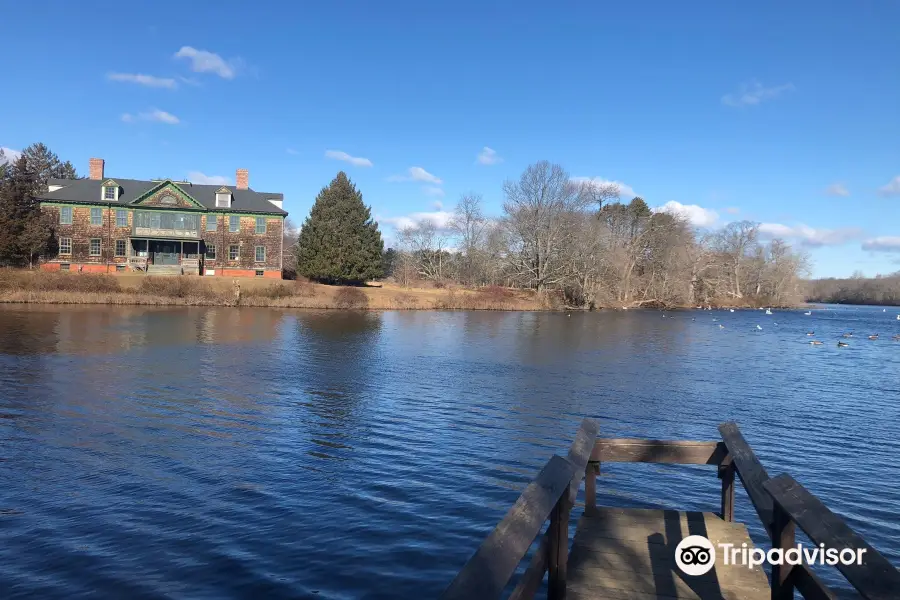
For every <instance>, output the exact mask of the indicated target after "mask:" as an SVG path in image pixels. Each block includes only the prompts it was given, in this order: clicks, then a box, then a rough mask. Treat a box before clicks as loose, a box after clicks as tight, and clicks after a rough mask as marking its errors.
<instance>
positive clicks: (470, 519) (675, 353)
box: [0, 307, 900, 599]
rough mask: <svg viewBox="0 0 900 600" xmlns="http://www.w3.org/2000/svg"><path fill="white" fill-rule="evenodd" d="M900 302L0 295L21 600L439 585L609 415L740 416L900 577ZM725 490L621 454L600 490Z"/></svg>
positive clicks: (0, 522) (308, 593)
mask: <svg viewBox="0 0 900 600" xmlns="http://www.w3.org/2000/svg"><path fill="white" fill-rule="evenodd" d="M896 312H898V311H897V310H895V311H894V312H893V313H892V312H888V313H883V312H882V309H881V308H878V309H875V308H867V307H860V308H841V307H830V308H829V309H828V310H821V311H815V312H814V313H813V315H812V316H805V315H803V314H802V313H801V312H776V314H775V315H772V316H765V315H764V314H762V313H761V312H759V311H738V312H736V313H728V312H715V311H714V312H701V311H696V312H683V313H674V314H670V315H669V316H668V317H667V318H663V316H662V314H661V313H658V312H637V311H633V312H628V313H621V312H617V313H604V312H599V313H590V314H572V315H571V316H567V315H566V314H537V313H485V312H385V313H371V314H369V313H367V314H354V313H338V312H321V313H319V312H284V311H279V310H273V309H227V308H190V309H187V308H171V309H152V308H142V307H124V308H108V307H102V308H99V307H78V308H65V307H18V308H17V307H5V308H0V482H2V484H0V596H3V597H6V598H8V597H24V596H36V597H42V598H73V597H79V596H88V595H90V596H91V597H99V598H104V597H106V598H125V597H127V598H142V597H148V598H150V597H163V596H168V597H184V598H216V597H246V598H251V597H253V598H255V597H267V598H276V597H315V598H410V599H413V598H416V599H418V598H427V597H434V596H437V595H438V594H439V593H440V592H441V591H442V590H443V588H444V587H445V586H446V585H447V584H448V583H449V581H450V580H452V578H453V577H454V575H455V574H456V572H457V571H458V569H459V568H460V566H461V565H462V564H463V563H464V562H465V561H466V559H467V558H468V557H469V556H470V555H471V553H472V552H473V551H474V550H475V549H476V548H477V546H478V544H479V543H480V542H481V541H482V539H483V538H484V536H485V535H486V533H487V532H488V531H489V530H490V528H491V527H493V525H494V524H496V522H497V521H498V520H499V519H500V518H501V517H502V515H503V514H504V513H505V512H506V510H507V509H508V508H509V506H510V505H511V503H512V502H513V501H514V500H515V499H516V497H517V496H518V493H519V492H520V491H521V489H522V488H523V487H524V486H525V485H526V484H527V482H528V481H530V479H531V478H532V477H533V476H534V475H535V474H536V473H537V471H538V470H539V468H540V467H541V466H542V465H543V463H544V462H546V460H547V459H548V458H549V457H550V455H551V454H553V453H565V451H566V449H567V447H568V444H569V442H570V440H571V438H572V437H573V435H574V433H575V431H576V429H577V427H578V423H579V421H580V420H581V419H582V418H583V417H585V416H590V417H594V418H596V419H597V420H598V421H599V423H600V428H601V435H603V436H609V437H653V438H663V439H666V438H669V439H716V438H717V436H718V433H717V430H716V426H717V425H718V424H719V423H720V422H722V421H725V420H731V419H733V420H736V421H738V423H739V424H740V426H741V428H742V430H743V431H744V435H745V436H746V437H747V439H748V440H749V441H750V443H751V444H752V445H753V447H754V449H755V450H756V452H757V454H758V455H759V456H760V458H761V460H762V462H763V464H764V465H765V466H766V467H767V468H768V470H769V473H770V474H771V475H775V474H778V473H781V472H784V471H789V472H790V473H791V474H792V475H793V476H794V477H795V478H796V479H798V480H799V481H800V482H801V483H803V484H804V485H806V486H807V487H808V488H809V489H810V490H811V491H812V492H813V493H815V494H817V495H818V496H819V497H820V498H822V499H823V500H824V501H825V502H826V503H827V504H828V505H829V507H831V508H832V509H833V510H835V511H836V512H839V513H840V514H842V515H843V516H844V517H846V518H847V519H848V521H849V522H850V523H851V525H852V526H853V527H855V528H856V529H857V531H859V532H860V533H861V534H862V535H863V536H864V537H866V539H867V540H868V541H869V542H870V543H872V544H873V545H874V546H875V547H876V548H878V549H879V550H881V551H882V552H883V553H884V554H885V555H886V556H887V557H888V558H889V559H890V560H892V561H893V562H894V564H895V565H898V564H900V518H898V516H897V515H898V512H897V511H898V506H900V466H898V462H897V454H898V450H900V443H898V433H900V401H898V392H900V342H894V341H891V339H890V337H891V335H893V334H895V333H900V321H897V320H895V314H896ZM713 318H717V319H719V322H718V323H715V322H713ZM719 323H721V324H723V325H724V326H725V329H720V328H719V327H718V325H719ZM776 323H777V325H776ZM758 324H759V325H761V326H762V327H763V329H762V330H757V329H756V325H758ZM808 330H815V332H816V339H821V340H823V341H825V342H826V343H825V345H823V346H818V347H812V346H810V345H809V344H808V343H807V342H808V339H809V338H808V337H807V336H806V332H807V331H808ZM850 330H853V331H855V332H856V335H855V336H854V338H853V339H852V340H850V342H851V345H850V347H849V348H837V346H836V343H837V339H838V338H839V335H840V334H841V333H843V332H845V331H850ZM875 332H878V333H880V334H881V339H880V340H878V341H869V340H867V339H865V338H864V337H861V334H868V333H875ZM718 488H719V482H718V480H717V479H716V476H715V472H714V470H710V469H707V468H701V467H668V466H661V465H613V466H611V467H609V468H607V467H604V477H603V478H601V480H600V481H599V490H598V501H600V502H602V503H605V504H612V505H619V506H659V507H666V508H680V509H695V510H717V509H718V502H719V496H718ZM738 489H739V496H738V500H737V504H738V506H737V511H736V512H737V515H736V517H737V518H738V519H739V520H742V521H744V522H745V523H748V524H749V526H750V529H751V532H752V534H753V535H754V537H755V539H757V541H759V542H761V541H762V539H763V537H762V536H763V534H762V529H761V528H760V527H759V526H758V524H757V521H758V520H757V518H756V515H755V513H754V512H753V509H752V507H751V506H750V503H749V501H748V499H747V498H746V496H743V495H742V492H741V491H740V490H741V488H740V487H739V488H738ZM573 512H575V513H577V512H579V511H573ZM832 571H833V569H832ZM823 574H824V575H826V576H827V577H829V579H830V581H839V579H837V578H836V577H835V574H836V572H828V571H826V572H825V573H823Z"/></svg>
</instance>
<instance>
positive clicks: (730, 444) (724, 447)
mask: <svg viewBox="0 0 900 600" xmlns="http://www.w3.org/2000/svg"><path fill="white" fill-rule="evenodd" d="M719 432H720V434H721V437H722V439H721V441H719V440H715V441H704V442H694V441H659V440H639V439H598V438H597V425H596V424H595V423H594V422H593V421H592V420H590V419H585V420H584V422H583V423H582V425H581V427H580V428H579V430H578V433H577V435H576V437H575V441H574V442H573V443H572V446H571V448H570V449H569V452H568V455H567V456H566V458H562V457H560V456H553V457H552V458H551V459H550V460H549V461H548V462H547V464H546V465H545V466H544V468H543V469H542V470H541V472H540V473H538V475H537V477H536V478H535V479H534V480H533V481H532V482H531V483H530V484H528V486H527V487H526V488H525V490H524V491H523V492H522V494H521V495H520V496H519V499H518V500H517V501H516V503H515V504H514V505H513V507H512V508H511V509H510V510H509V512H507V514H506V516H505V517H504V518H503V519H502V520H501V521H500V523H499V524H498V525H497V526H496V527H495V528H494V529H493V531H491V533H490V534H489V535H488V536H487V538H486V539H485V541H484V542H483V543H482V544H481V546H480V547H479V548H478V550H477V551H476V552H475V554H474V555H473V556H472V558H470V559H469V561H468V562H467V563H466V564H465V565H464V566H463V567H462V569H461V570H460V572H459V574H458V575H457V576H456V578H455V579H454V580H453V582H452V583H451V584H450V585H449V587H448V588H447V589H446V591H445V592H444V594H443V596H442V598H443V599H444V600H481V599H485V600H487V599H495V598H501V597H504V594H505V592H507V590H508V588H510V587H513V589H512V590H511V592H509V594H508V596H506V597H507V598H509V600H525V599H528V598H533V597H534V596H535V595H536V594H537V593H538V591H539V590H540V589H541V588H542V587H544V586H546V590H547V597H548V598H550V599H552V600H561V599H564V598H570V599H572V600H594V599H597V600H603V599H608V600H625V599H633V600H654V599H659V600H677V599H681V598H686V599H691V600H701V599H702V600H706V599H716V600H757V599H763V598H771V599H773V600H790V599H793V598H794V594H795V591H796V592H799V593H800V594H801V595H802V596H803V597H804V598H806V599H807V600H833V599H835V598H837V596H836V595H835V594H834V592H833V591H832V590H830V589H829V588H828V587H827V586H825V584H824V583H822V581H821V580H820V579H819V578H818V577H817V576H816V575H815V573H813V571H812V570H810V568H809V567H808V566H807V565H805V564H799V565H783V566H773V567H772V569H771V571H772V573H771V578H770V577H769V576H767V575H766V573H765V571H764V570H763V569H762V568H761V567H755V568H752V569H751V568H749V567H748V566H746V565H744V564H737V565H736V564H725V562H726V561H724V560H723V557H721V556H717V557H714V559H713V562H712V565H711V568H710V569H709V570H707V572H705V573H703V574H696V575H692V574H689V573H688V572H686V570H685V569H683V568H682V566H681V565H679V564H678V561H677V560H676V554H678V550H677V549H678V545H679V543H681V542H682V540H684V539H685V538H686V537H688V536H694V535H697V536H703V537H705V538H707V540H709V542H710V543H711V544H712V546H713V548H718V547H719V546H718V545H719V544H722V543H724V544H732V545H733V546H734V547H735V548H742V547H743V545H744V544H746V546H747V548H748V549H749V548H752V547H753V543H752V541H751V540H750V536H749V535H748V533H747V528H746V526H745V525H744V524H742V523H736V522H734V501H735V497H734V491H735V480H736V477H735V476H737V479H738V480H739V481H740V482H741V483H742V484H743V486H744V489H745V490H746V492H747V495H748V497H749V498H750V501H751V502H752V504H753V507H754V509H755V510H756V513H757V515H758V516H759V518H760V521H761V523H762V525H763V527H764V529H765V531H766V533H767V534H768V536H769V541H770V542H771V545H770V548H781V549H782V550H786V549H788V548H793V547H795V545H796V544H795V530H796V528H797V527H799V528H800V529H801V530H802V531H803V532H805V533H806V535H807V536H808V537H809V539H810V541H811V542H812V544H813V547H815V546H818V545H820V544H824V545H825V547H828V548H839V549H840V548H851V549H854V550H862V551H864V552H865V554H864V557H865V558H864V560H863V564H861V565H843V564H840V563H839V564H838V565H837V566H836V568H837V569H838V570H839V571H840V573H841V574H842V575H843V576H844V577H845V578H846V580H847V581H848V582H849V583H850V584H851V585H852V586H853V587H854V588H856V590H857V591H858V592H859V593H860V596H861V597H863V598H867V599H869V600H896V599H897V598H900V572H898V571H897V569H896V568H895V567H894V566H893V565H891V563H890V562H889V561H888V560H887V559H885V558H884V557H883V556H882V555H881V554H880V553H879V552H878V551H877V550H876V549H875V548H872V547H871V546H870V545H869V544H868V543H866V542H865V540H863V539H862V538H861V537H860V536H859V535H857V534H856V533H855V532H854V531H853V530H852V529H850V527H849V526H848V525H847V524H846V523H845V522H844V521H843V520H842V519H841V518H840V517H839V516H838V515H835V514H834V513H833V512H831V511H830V510H829V509H828V508H827V507H825V506H824V505H823V504H822V503H821V502H820V501H819V500H818V499H817V498H816V497H815V496H813V495H812V494H810V493H809V492H808V491H807V490H806V489H805V488H803V486H802V485H800V484H799V483H797V482H796V481H795V480H794V479H793V478H791V477H790V476H789V475H779V476H778V477H775V478H770V477H769V475H768V473H767V472H766V470H765V469H764V468H763V466H762V464H761V463H760V462H759V460H758V459H757V458H756V455H755V454H754V453H753V451H752V449H751V448H750V446H749V444H747V441H746V440H745V439H744V437H743V435H742V434H741V432H740V430H739V429H738V427H737V425H736V424H734V423H724V424H722V425H721V426H720V427H719ZM609 462H650V463H672V464H692V465H709V466H712V467H715V468H716V472H717V475H718V478H719V479H720V480H721V497H720V498H719V500H720V503H719V509H720V510H719V512H717V513H714V512H683V511H674V510H653V509H628V508H616V507H598V506H597V504H596V495H597V494H596V489H597V488H596V486H597V476H598V475H599V473H600V470H601V469H600V467H601V465H602V464H603V463H609ZM582 480H584V505H583V506H584V509H583V513H582V514H581V515H580V516H579V518H578V524H577V527H576V529H575V536H574V538H573V539H572V541H571V545H570V542H569V524H570V518H571V512H572V509H573V508H575V507H576V498H577V494H578V491H579V488H580V486H581V482H582ZM548 520H549V524H548V525H547V527H546V529H545V528H544V523H545V522H547V521H548ZM542 530H543V534H542V533H541V532H542ZM536 539H538V540H539V543H538V545H537V548H536V550H535V551H534V552H533V553H532V557H531V560H530V562H529V564H528V567H527V568H526V569H525V571H524V573H523V574H522V575H521V576H520V577H518V578H517V579H516V581H515V585H514V586H513V585H512V583H511V582H512V580H513V577H514V575H515V573H516V571H517V570H518V567H519V563H520V562H521V561H522V559H523V558H524V557H525V555H526V554H527V553H528V551H529V549H530V548H531V547H532V545H533V543H534V541H535V540H536ZM692 542H693V540H689V541H688V542H686V544H687V545H690V544H691V543H692ZM570 546H571V547H570ZM691 547H692V548H693V546H691ZM768 549H769V548H763V550H768ZM720 550H721V549H720ZM681 551H682V552H683V551H684V548H682V549H681ZM695 551H696V550H695ZM714 552H715V551H714ZM681 556H684V555H681ZM545 575H546V578H545Z"/></svg>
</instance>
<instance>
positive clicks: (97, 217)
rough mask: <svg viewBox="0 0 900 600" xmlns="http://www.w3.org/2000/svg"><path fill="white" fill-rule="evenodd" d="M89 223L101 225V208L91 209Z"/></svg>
mask: <svg viewBox="0 0 900 600" xmlns="http://www.w3.org/2000/svg"><path fill="white" fill-rule="evenodd" d="M91 225H103V209H102V208H92V209H91Z"/></svg>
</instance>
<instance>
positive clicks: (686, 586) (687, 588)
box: [568, 507, 771, 600]
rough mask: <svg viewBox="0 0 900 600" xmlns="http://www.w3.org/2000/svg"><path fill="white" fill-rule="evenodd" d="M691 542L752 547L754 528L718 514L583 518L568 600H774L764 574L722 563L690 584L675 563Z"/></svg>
mask: <svg viewBox="0 0 900 600" xmlns="http://www.w3.org/2000/svg"><path fill="white" fill-rule="evenodd" d="M688 535H705V536H706V537H708V538H709V539H710V541H712V542H713V544H718V543H730V544H733V545H734V546H736V547H741V544H744V543H746V544H747V545H748V546H752V545H753V544H752V542H751V541H750V536H749V535H748V533H747V528H746V527H744V526H743V525H742V524H739V523H729V522H726V521H723V520H722V519H721V518H719V517H718V516H717V515H715V514H713V513H684V512H679V511H670V510H655V509H652V510H648V509H608V508H604V507H599V508H598V509H597V516H596V517H588V516H585V517H582V518H581V519H580V520H579V522H578V528H577V530H576V532H575V540H574V542H573V545H572V551H571V555H570V557H569V571H568V579H569V598H570V599H573V600H577V599H579V598H584V599H585V600H586V599H588V598H611V599H613V598H621V599H624V598H635V599H646V600H651V599H657V598H665V599H669V598H671V599H677V598H691V599H693V600H697V599H701V600H706V599H713V598H715V599H716V600H722V599H728V600H758V599H759V600H761V599H763V598H765V599H766V600H768V598H769V595H770V593H771V592H770V588H769V584H768V580H767V578H766V575H765V571H764V570H763V569H762V568H761V567H757V568H754V569H750V568H748V567H746V566H743V565H733V564H729V565H725V564H723V563H720V562H719V561H717V562H716V564H715V566H714V568H713V569H712V570H711V571H710V572H709V573H706V574H704V575H700V576H689V575H686V574H684V573H682V572H681V571H680V569H679V568H678V567H677V565H676V562H675V548H676V546H677V545H678V543H679V542H680V541H681V540H682V539H684V538H685V537H687V536H688Z"/></svg>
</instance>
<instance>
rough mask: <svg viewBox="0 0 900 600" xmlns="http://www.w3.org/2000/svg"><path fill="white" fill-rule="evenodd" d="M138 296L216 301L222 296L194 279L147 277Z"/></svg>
mask: <svg viewBox="0 0 900 600" xmlns="http://www.w3.org/2000/svg"><path fill="white" fill-rule="evenodd" d="M137 293H138V294H146V295H148V296H166V297H169V298H194V299H200V300H216V299H220V298H221V294H219V293H217V292H216V291H215V290H213V289H212V288H210V287H209V286H208V285H207V284H206V283H204V282H202V281H201V280H200V279H199V278H194V277H184V276H182V277H152V276H149V277H145V278H143V279H142V280H141V285H139V286H138V288H137Z"/></svg>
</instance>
